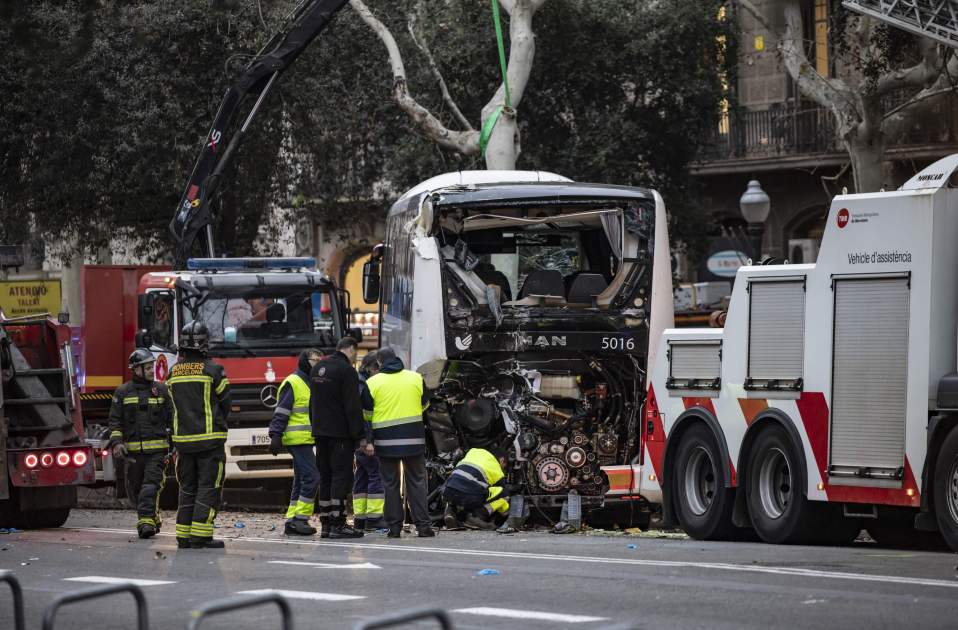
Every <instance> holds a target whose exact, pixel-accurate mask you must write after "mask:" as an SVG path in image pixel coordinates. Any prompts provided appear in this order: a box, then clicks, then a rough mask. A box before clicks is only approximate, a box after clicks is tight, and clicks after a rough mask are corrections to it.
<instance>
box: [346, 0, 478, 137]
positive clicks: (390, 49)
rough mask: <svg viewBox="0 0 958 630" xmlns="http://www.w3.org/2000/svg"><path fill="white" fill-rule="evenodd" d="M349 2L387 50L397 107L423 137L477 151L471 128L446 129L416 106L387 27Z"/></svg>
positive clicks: (365, 9) (355, 2)
mask: <svg viewBox="0 0 958 630" xmlns="http://www.w3.org/2000/svg"><path fill="white" fill-rule="evenodd" d="M349 3H350V5H352V7H353V9H354V10H355V11H356V13H358V14H359V17H360V18H362V20H363V22H365V23H366V25H367V26H369V28H370V29H372V31H373V32H374V33H376V35H377V36H378V37H379V39H380V40H381V41H382V42H383V45H384V46H385V47H386V51H387V53H389V64H390V66H391V68H392V72H393V98H394V99H395V100H396V103H397V104H398V105H399V107H400V109H402V110H403V111H404V112H406V114H407V115H409V117H410V118H411V119H412V121H413V124H414V125H415V126H416V128H417V129H418V130H419V131H420V132H421V133H422V134H423V135H425V136H426V137H427V138H429V139H430V140H432V141H433V142H435V143H437V144H439V145H440V146H442V147H445V148H447V149H452V150H453V151H458V152H459V153H461V154H463V155H475V154H477V153H479V132H477V131H475V130H471V131H454V130H451V129H448V128H446V126H445V125H443V124H442V122H440V121H439V119H438V118H436V117H435V116H434V115H433V114H432V112H430V111H429V110H428V109H426V108H425V107H423V106H422V105H420V104H419V102H418V101H416V99H415V98H414V97H413V96H412V95H411V94H410V93H409V87H408V85H407V82H406V68H405V66H404V64H403V60H402V53H401V52H400V50H399V45H398V44H396V39H395V38H394V37H393V35H392V33H391V32H390V31H389V28H388V27H386V25H385V24H383V23H382V22H380V21H379V20H378V19H377V18H376V16H374V15H373V14H372V11H370V10H369V7H367V6H366V4H365V3H364V2H363V1H362V0H350V1H349Z"/></svg>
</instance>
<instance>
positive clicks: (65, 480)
mask: <svg viewBox="0 0 958 630" xmlns="http://www.w3.org/2000/svg"><path fill="white" fill-rule="evenodd" d="M73 373H74V370H73V352H72V348H71V343H70V329H69V327H68V326H66V325H65V324H59V323H57V322H56V321H55V320H52V319H50V318H48V317H27V318H18V319H15V320H7V319H3V320H0V375H2V387H0V407H2V415H0V527H59V526H60V525H62V524H63V523H64V522H65V521H66V519H67V517H68V516H69V514H70V508H72V507H73V506H75V505H76V500H77V492H76V488H77V486H79V485H86V484H91V483H93V481H94V472H93V452H92V449H91V448H90V447H89V446H88V445H87V444H86V442H85V441H84V440H83V419H82V417H81V413H80V404H79V397H78V392H77V388H76V382H75V380H74V378H73Z"/></svg>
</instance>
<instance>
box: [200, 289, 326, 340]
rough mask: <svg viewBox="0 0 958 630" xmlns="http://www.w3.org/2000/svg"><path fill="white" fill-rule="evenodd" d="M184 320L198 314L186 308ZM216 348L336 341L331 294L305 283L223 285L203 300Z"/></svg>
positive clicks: (202, 314) (203, 314) (202, 310)
mask: <svg viewBox="0 0 958 630" xmlns="http://www.w3.org/2000/svg"><path fill="white" fill-rule="evenodd" d="M183 315H184V321H185V322H190V321H192V319H193V317H192V316H191V314H190V312H189V311H188V310H187V309H184V313H183ZM197 317H198V319H200V320H202V321H203V322H204V323H206V326H207V328H208V329H209V334H210V350H211V351H215V350H225V351H229V350H241V351H250V350H272V349H285V350H301V349H303V348H307V347H314V346H316V347H319V346H329V345H331V344H332V343H334V342H335V340H334V336H333V332H334V326H335V321H334V313H333V309H332V308H331V301H330V296H329V294H328V293H327V292H323V291H307V290H304V289H301V288H296V289H291V288H286V289H283V288H275V289H263V288H257V289H256V290H252V291H251V290H249V289H248V288H247V287H241V288H236V289H228V288H222V289H221V288H217V289H215V290H213V291H211V292H210V295H209V297H208V298H207V299H206V301H205V302H203V304H201V305H200V307H199V309H198V313H197Z"/></svg>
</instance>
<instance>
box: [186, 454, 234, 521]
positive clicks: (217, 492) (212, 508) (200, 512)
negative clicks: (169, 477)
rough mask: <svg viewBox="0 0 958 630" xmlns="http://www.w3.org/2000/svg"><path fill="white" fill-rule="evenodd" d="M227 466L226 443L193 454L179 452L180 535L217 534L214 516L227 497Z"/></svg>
mask: <svg viewBox="0 0 958 630" xmlns="http://www.w3.org/2000/svg"><path fill="white" fill-rule="evenodd" d="M225 465H226V449H225V448H224V446H223V445H219V446H216V447H214V448H212V449H208V450H204V451H196V452H192V453H190V452H185V453H184V452H183V451H178V452H177V454H176V481H177V483H179V484H180V501H179V510H177V512H176V537H177V538H190V537H193V538H211V537H212V536H213V519H214V518H216V512H217V511H218V510H219V508H220V501H221V499H222V496H223V474H224V468H225Z"/></svg>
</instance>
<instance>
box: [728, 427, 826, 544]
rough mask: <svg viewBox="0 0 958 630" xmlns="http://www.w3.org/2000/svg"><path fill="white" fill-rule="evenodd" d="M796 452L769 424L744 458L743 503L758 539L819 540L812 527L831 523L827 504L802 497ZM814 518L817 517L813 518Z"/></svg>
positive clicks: (820, 527)
mask: <svg viewBox="0 0 958 630" xmlns="http://www.w3.org/2000/svg"><path fill="white" fill-rule="evenodd" d="M801 470H802V468H801V466H800V465H799V455H798V453H797V452H796V450H795V447H794V446H793V445H792V441H791V440H790V439H789V437H788V434H787V433H786V432H785V430H784V429H782V428H781V427H777V426H773V427H769V428H768V429H766V430H765V431H763V432H762V433H761V435H759V436H758V438H756V441H755V444H754V445H753V446H752V451H751V453H750V454H749V458H748V469H747V471H748V472H747V475H746V480H747V481H746V484H745V485H746V490H745V502H746V505H747V506H748V514H749V518H751V520H752V526H753V527H754V528H755V531H756V533H757V534H758V536H759V538H761V539H762V540H764V541H765V542H767V543H773V544H779V543H785V544H791V543H799V542H816V538H817V539H818V540H819V541H821V540H822V537H821V536H815V531H814V529H815V528H816V526H817V527H818V528H819V529H821V530H822V531H828V530H829V528H830V525H831V524H832V522H833V518H830V517H831V516H832V515H830V514H828V513H827V511H826V508H828V507H830V506H828V505H824V504H823V505H815V502H812V501H809V500H808V499H807V498H806V497H805V493H804V492H803V490H802V489H803V487H804V485H805V480H804V479H799V478H798V476H799V475H800V471H801ZM816 517H818V518H816Z"/></svg>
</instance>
